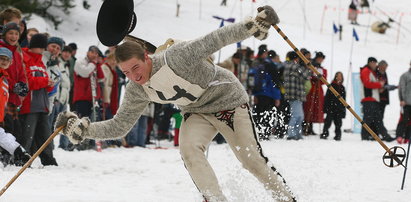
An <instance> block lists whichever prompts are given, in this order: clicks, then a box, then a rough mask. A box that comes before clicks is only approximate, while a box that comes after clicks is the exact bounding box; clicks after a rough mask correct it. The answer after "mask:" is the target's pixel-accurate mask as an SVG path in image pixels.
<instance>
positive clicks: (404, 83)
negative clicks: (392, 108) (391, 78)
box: [398, 68, 411, 105]
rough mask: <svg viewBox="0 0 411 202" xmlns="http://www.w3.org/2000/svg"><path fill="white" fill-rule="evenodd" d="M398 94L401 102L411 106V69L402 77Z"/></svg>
mask: <svg viewBox="0 0 411 202" xmlns="http://www.w3.org/2000/svg"><path fill="white" fill-rule="evenodd" d="M398 94H399V97H400V101H404V102H405V104H406V105H411V68H410V69H409V70H408V71H407V72H405V73H404V74H402V75H401V77H400V84H399V91H398Z"/></svg>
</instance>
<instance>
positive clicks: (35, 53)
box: [20, 34, 57, 166]
mask: <svg viewBox="0 0 411 202" xmlns="http://www.w3.org/2000/svg"><path fill="white" fill-rule="evenodd" d="M45 39H46V38H45V36H44V35H41V34H36V35H34V36H33V37H32V39H31V41H30V48H23V56H24V64H25V67H26V72H27V80H28V83H29V84H30V91H29V93H28V95H27V97H26V99H24V100H23V104H22V107H21V111H20V119H21V121H22V131H23V134H24V135H25V138H24V139H23V140H22V141H21V144H22V146H23V147H24V148H25V149H26V150H27V151H30V152H31V153H34V152H36V151H34V150H32V149H34V148H35V147H33V145H34V144H36V145H42V144H43V143H44V142H46V140H47V139H48V138H49V136H50V134H51V130H50V129H51V127H50V123H49V121H48V114H49V112H50V111H49V105H50V103H49V97H48V93H49V92H50V91H51V90H52V89H53V87H54V81H53V80H52V79H50V78H49V75H48V73H47V71H46V66H45V65H44V63H43V61H42V57H43V55H42V54H43V52H44V50H45V43H44V42H45V41H46V40H45ZM46 42H47V41H46ZM46 44H47V43H46ZM32 126H36V127H32ZM40 160H41V164H43V165H44V166H50V165H54V166H57V162H56V159H55V158H54V157H53V146H52V145H48V146H47V147H46V148H45V149H44V151H43V152H42V153H41V154H40Z"/></svg>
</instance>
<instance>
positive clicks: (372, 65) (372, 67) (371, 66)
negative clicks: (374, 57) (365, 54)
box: [368, 62, 377, 70]
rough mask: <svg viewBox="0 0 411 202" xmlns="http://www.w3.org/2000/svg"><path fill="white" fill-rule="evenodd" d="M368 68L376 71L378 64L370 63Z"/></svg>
mask: <svg viewBox="0 0 411 202" xmlns="http://www.w3.org/2000/svg"><path fill="white" fill-rule="evenodd" d="M368 66H369V67H370V68H371V69H372V70H376V69H377V62H369V63H368Z"/></svg>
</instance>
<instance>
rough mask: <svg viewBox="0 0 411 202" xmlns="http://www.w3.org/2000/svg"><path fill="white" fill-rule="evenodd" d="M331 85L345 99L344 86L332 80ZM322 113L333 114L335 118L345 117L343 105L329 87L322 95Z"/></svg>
mask: <svg viewBox="0 0 411 202" xmlns="http://www.w3.org/2000/svg"><path fill="white" fill-rule="evenodd" d="M331 86H332V87H333V88H334V89H335V90H336V91H337V92H338V93H339V94H340V95H341V97H342V98H344V100H345V95H346V93H345V87H344V86H343V85H342V84H339V83H337V82H336V81H333V82H332V83H331ZM324 113H327V114H333V115H334V117H336V118H345V107H344V105H343V104H342V103H341V102H340V100H338V99H337V97H336V96H335V95H334V94H333V93H332V92H331V90H330V89H328V90H327V92H326V93H325V97H324Z"/></svg>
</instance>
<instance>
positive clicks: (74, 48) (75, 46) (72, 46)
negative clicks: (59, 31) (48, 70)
mask: <svg viewBox="0 0 411 202" xmlns="http://www.w3.org/2000/svg"><path fill="white" fill-rule="evenodd" d="M68 46H70V47H71V49H73V50H77V44H76V43H69V45H68Z"/></svg>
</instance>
